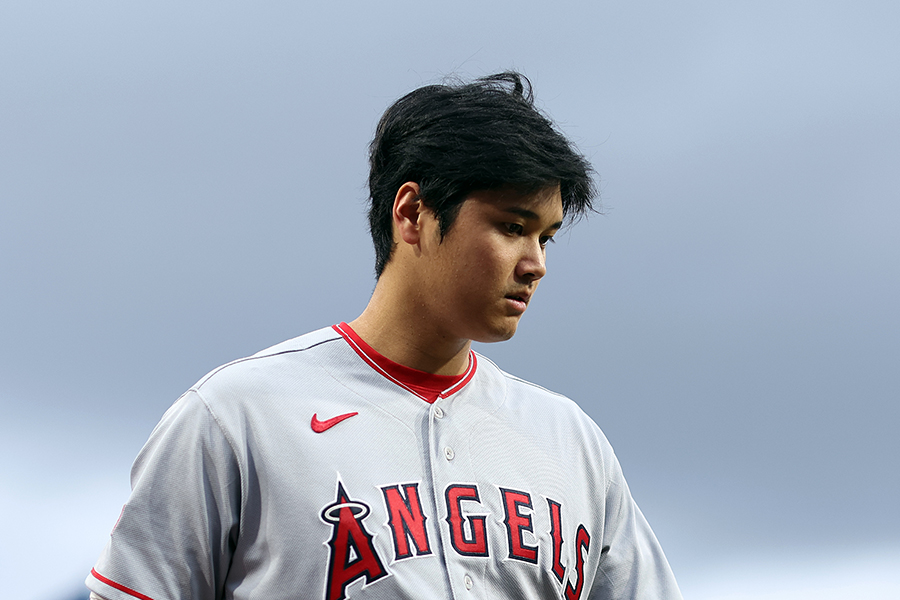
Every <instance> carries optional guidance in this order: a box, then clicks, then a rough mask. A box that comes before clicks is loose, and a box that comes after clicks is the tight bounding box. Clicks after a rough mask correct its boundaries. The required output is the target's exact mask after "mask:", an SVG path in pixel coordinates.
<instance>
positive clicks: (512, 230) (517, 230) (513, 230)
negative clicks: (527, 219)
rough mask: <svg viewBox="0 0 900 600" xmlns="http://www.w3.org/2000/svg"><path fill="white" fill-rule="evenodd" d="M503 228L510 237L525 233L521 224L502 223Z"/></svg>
mask: <svg viewBox="0 0 900 600" xmlns="http://www.w3.org/2000/svg"><path fill="white" fill-rule="evenodd" d="M503 227H504V228H505V229H506V232H507V233H509V234H511V235H522V234H523V233H525V227H523V226H522V224H521V223H504V224H503Z"/></svg>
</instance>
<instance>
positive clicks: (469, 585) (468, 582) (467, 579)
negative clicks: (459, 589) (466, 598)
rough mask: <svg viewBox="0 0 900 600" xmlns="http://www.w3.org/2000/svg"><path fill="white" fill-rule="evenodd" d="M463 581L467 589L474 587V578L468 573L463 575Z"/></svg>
mask: <svg viewBox="0 0 900 600" xmlns="http://www.w3.org/2000/svg"><path fill="white" fill-rule="evenodd" d="M463 581H464V582H465V584H466V589H467V590H471V589H472V578H471V577H469V576H468V575H466V576H465V577H463Z"/></svg>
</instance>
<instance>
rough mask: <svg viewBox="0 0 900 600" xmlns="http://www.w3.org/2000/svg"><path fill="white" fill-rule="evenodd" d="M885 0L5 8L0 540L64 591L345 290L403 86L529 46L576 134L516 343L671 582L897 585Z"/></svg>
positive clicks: (818, 590)
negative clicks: (222, 392)
mask: <svg viewBox="0 0 900 600" xmlns="http://www.w3.org/2000/svg"><path fill="white" fill-rule="evenodd" d="M898 31H900V4H898V3H897V2H894V1H882V2H868V1H855V2H849V1H848V2H834V1H831V2H829V1H824V2H801V1H792V2H767V1H762V2H759V1H757V2H742V1H735V2H715V1H708V2H663V1H630V2H624V1H615V2H611V1H598V2H560V3H557V4H554V5H551V4H548V3H544V2H540V3H539V2H515V3H514V2H502V1H498V2H484V1H483V0H482V1H479V2H472V1H462V2H455V3H429V2H402V1H395V0H391V1H385V2H380V3H366V2H357V3H353V2H347V3H341V2H335V3H331V4H328V5H327V6H326V5H325V4H324V3H315V5H313V3H297V2H267V3H237V2H216V3H212V2H194V3H189V5H188V4H186V3H182V2H170V1H163V0H161V1H157V2H154V3H150V4H147V3H130V2H129V3H125V2H118V1H116V2H113V1H109V2H98V1H94V0H86V1H82V2H49V1H33V2H4V3H2V4H0V108H2V110H0V514H2V515H3V517H4V519H5V523H4V525H3V527H2V533H0V537H2V540H3V542H2V543H0V564H3V565H4V567H5V571H6V572H7V573H8V575H7V577H6V582H7V583H6V585H5V589H4V592H5V594H6V595H7V596H10V597H15V598H18V599H20V600H71V599H74V598H77V597H78V596H79V594H83V593H84V592H83V589H84V588H83V587H82V583H81V582H82V581H83V579H84V577H85V575H86V574H87V572H88V571H89V569H90V567H91V565H92V564H93V562H94V561H95V560H96V558H97V556H98V555H99V554H100V552H101V551H102V549H103V546H104V545H105V542H106V539H107V537H108V534H109V531H110V529H111V528H112V526H113V524H114V522H115V520H116V517H117V516H118V514H119V510H120V508H121V505H122V504H123V503H124V501H125V499H126V497H127V494H128V490H129V483H128V473H129V469H130V465H131V462H132V460H133V459H134V457H135V455H136V454H137V452H138V450H139V449H140V447H141V446H142V445H143V443H144V441H145V440H146V438H147V436H148V435H149V433H150V431H151V429H152V428H153V426H154V425H155V424H156V422H157V421H158V420H159V418H160V417H161V415H162V413H163V412H164V411H165V409H166V408H167V407H168V406H169V405H170V404H171V403H172V402H173V401H174V400H175V399H176V398H177V397H178V396H179V395H180V394H181V392H182V391H184V390H185V389H187V388H188V387H190V386H191V385H192V384H193V383H194V382H195V381H197V380H198V379H199V378H200V377H201V376H203V375H204V374H205V373H206V372H208V371H209V370H211V369H212V368H214V367H216V366H217V365H219V364H221V363H224V362H227V361H229V360H231V359H234V358H238V357H241V356H246V355H249V354H252V353H254V352H256V351H257V350H260V349H262V348H264V347H267V346H269V345H272V344H274V343H277V342H280V341H282V340H284V339H287V338H290V337H294V336H296V335H300V334H302V333H305V332H307V331H310V330H313V329H318V328H320V327H322V326H326V325H330V324H332V323H335V322H339V321H341V320H351V319H353V318H354V317H356V316H357V315H358V314H359V313H360V312H361V310H362V309H363V307H364V306H365V303H366V301H367V300H368V297H369V294H370V292H371V290H372V287H373V284H374V279H373V275H372V264H373V252H372V250H371V248H370V241H369V238H368V234H367V230H366V221H365V200H366V190H365V179H366V149H367V144H368V142H369V140H370V138H371V136H372V133H373V130H374V126H375V123H376V121H377V119H378V118H379V116H380V115H381V113H382V112H383V110H384V109H385V108H386V107H387V106H388V105H389V104H390V103H391V102H392V101H393V100H395V99H396V98H398V97H399V96H401V95H403V94H404V93H406V92H408V91H410V90H412V89H414V88H416V87H418V86H420V85H423V84H428V83H434V82H438V81H440V80H441V78H442V77H444V76H447V75H452V74H458V75H461V76H463V77H475V76H481V75H486V74H489V73H493V72H497V71H500V70H504V69H510V68H515V69H519V70H521V71H522V72H524V73H525V74H526V75H527V76H529V77H530V78H531V80H532V82H533V84H534V88H535V92H536V96H537V98H538V104H539V106H540V107H541V108H542V109H543V110H545V111H546V112H547V113H548V114H549V115H550V116H551V117H552V118H553V119H554V120H555V122H556V123H557V124H558V126H559V127H560V128H561V129H562V131H563V132H564V133H565V134H566V135H568V136H569V137H570V138H571V139H573V140H574V141H575V142H576V143H577V145H578V146H579V147H580V149H581V150H582V151H583V152H584V153H585V154H586V155H587V156H588V157H589V158H590V159H591V161H592V162H593V164H594V165H595V167H596V169H597V171H598V173H599V175H600V188H601V190H602V203H603V208H604V214H603V215H598V216H594V217H592V218H590V219H588V220H587V221H583V222H581V223H580V224H578V225H577V226H576V227H574V228H572V229H571V230H569V231H567V232H565V233H564V234H562V235H560V236H558V242H557V243H556V244H554V245H553V246H552V247H551V248H550V250H549V256H548V268H549V274H548V276H547V278H546V280H545V281H544V282H543V283H542V285H541V290H540V293H539V294H538V295H537V296H536V297H535V300H534V301H533V302H532V304H531V306H530V308H529V311H528V314H527V315H526V317H525V318H524V320H523V322H522V325H521V326H520V329H519V333H518V335H517V336H516V337H515V338H514V339H513V340H512V341H509V342H506V343H503V344H499V345H494V346H482V347H479V348H478V349H479V351H481V352H483V353H485V354H487V355H488V356H490V357H491V358H492V359H494V360H495V361H496V362H498V363H499V364H500V366H501V367H503V368H504V369H505V370H507V371H509V372H511V373H514V374H518V375H521V376H524V377H526V378H528V379H529V380H532V381H534V382H536V383H539V384H541V385H544V386H545V387H549V388H551V389H554V390H556V391H559V392H562V393H565V394H567V395H569V396H571V397H572V398H573V399H575V400H576V401H577V402H579V404H580V405H581V406H582V407H583V408H584V409H585V410H586V411H587V412H588V413H589V414H590V415H591V416H592V417H593V418H594V419H595V420H596V421H597V422H598V423H599V425H600V426H601V428H603V430H604V431H605V433H606V435H607V437H609V439H610V441H611V442H612V444H613V446H614V447H615V448H616V452H617V454H618V456H619V459H620V461H621V463H622V465H623V468H624V470H625V474H626V476H627V478H628V480H629V483H630V485H631V488H632V492H633V494H634V496H635V498H636V499H637V501H638V503H639V504H640V506H641V507H642V509H643V511H644V513H645V514H646V515H647V517H648V519H649V521H650V523H651V525H652V526H653V528H654V530H655V531H656V533H657V535H658V537H659V538H660V540H661V542H662V544H663V547H664V548H665V550H666V553H667V555H668V557H669V559H670V562H671V564H672V566H673V569H674V570H675V573H676V576H677V577H678V579H679V582H680V585H681V587H682V590H683V592H684V593H685V596H686V597H690V598H697V599H700V600H708V599H713V598H717V599H718V598H723V599H731V600H760V599H763V598H764V599H767V600H781V599H787V598H790V599H792V600H795V599H804V598H810V599H812V598H816V599H817V600H823V599H824V600H830V599H831V598H842V599H845V598H867V599H875V600H881V599H887V598H891V599H896V598H898V597H900V512H898V510H897V509H898V506H900V464H898V463H900V441H898V440H900V437H898V434H897V430H898V424H900V402H898V400H900V382H898V371H900V369H898V365H900V317H898V310H897V307H898V302H900V236H898V234H897V231H898V224H900V182H898V176H900V171H898V165H900V36H898V34H897V32H898Z"/></svg>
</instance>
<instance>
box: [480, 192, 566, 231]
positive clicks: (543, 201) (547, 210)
mask: <svg viewBox="0 0 900 600" xmlns="http://www.w3.org/2000/svg"><path fill="white" fill-rule="evenodd" d="M465 205H471V208H472V209H475V210H480V211H483V212H499V213H509V214H515V215H519V216H521V217H523V218H527V219H531V220H536V221H541V222H542V223H544V224H545V225H546V226H547V227H550V226H554V225H555V226H557V227H559V226H560V225H561V224H562V218H563V205H562V196H561V195H560V191H559V185H552V186H547V187H544V188H540V189H538V190H534V191H524V192H523V191H522V190H520V189H517V188H513V187H502V188H497V189H492V190H479V191H476V192H472V193H471V194H469V196H468V197H466V200H465V203H464V206H465Z"/></svg>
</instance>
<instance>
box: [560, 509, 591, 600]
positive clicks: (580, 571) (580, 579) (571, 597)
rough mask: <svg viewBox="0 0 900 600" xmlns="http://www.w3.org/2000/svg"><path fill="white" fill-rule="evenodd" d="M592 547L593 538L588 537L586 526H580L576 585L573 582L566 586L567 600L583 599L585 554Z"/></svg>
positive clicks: (576, 551)
mask: <svg viewBox="0 0 900 600" xmlns="http://www.w3.org/2000/svg"><path fill="white" fill-rule="evenodd" d="M590 545H591V536H590V535H588V532H587V529H585V528H584V525H579V526H578V531H577V532H576V533H575V577H577V580H576V583H575V585H574V586H573V585H572V583H571V582H569V583H568V584H566V600H578V598H580V597H581V590H582V588H584V553H583V552H582V550H584V552H587V551H588V549H589V548H590Z"/></svg>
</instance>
